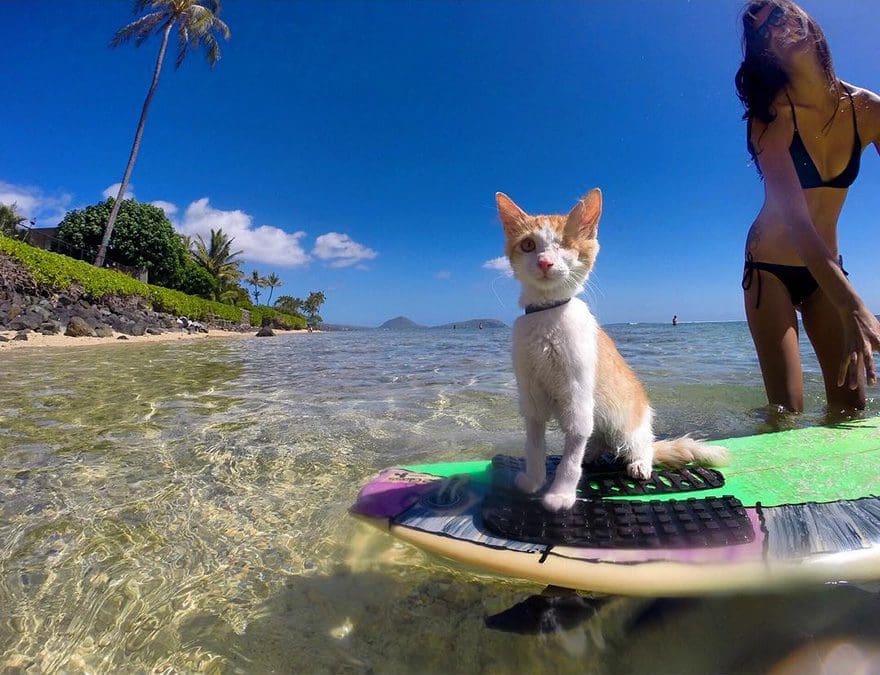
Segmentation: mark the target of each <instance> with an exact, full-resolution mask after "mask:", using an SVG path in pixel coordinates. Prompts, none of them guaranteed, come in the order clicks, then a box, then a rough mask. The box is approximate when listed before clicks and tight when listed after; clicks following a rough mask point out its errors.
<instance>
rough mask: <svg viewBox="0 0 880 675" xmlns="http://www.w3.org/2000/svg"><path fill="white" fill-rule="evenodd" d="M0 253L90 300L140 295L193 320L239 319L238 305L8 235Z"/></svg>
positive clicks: (43, 280) (161, 308)
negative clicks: (145, 279)
mask: <svg viewBox="0 0 880 675" xmlns="http://www.w3.org/2000/svg"><path fill="white" fill-rule="evenodd" d="M0 253H5V254H6V255H8V256H10V257H11V258H14V259H16V260H18V261H19V262H20V263H21V264H22V265H23V266H24V267H25V268H26V269H27V270H28V272H30V274H31V276H33V278H34V280H35V281H36V282H37V283H38V284H40V285H43V286H47V287H49V288H51V289H53V290H56V291H64V290H66V289H68V288H70V287H71V286H74V285H76V286H79V287H80V288H82V290H83V294H84V295H85V296H86V298H88V299H90V300H99V299H100V298H103V297H104V296H109V295H121V296H140V297H142V298H145V299H146V300H147V301H149V303H150V304H151V305H152V307H153V309H155V310H156V311H160V312H167V313H169V314H174V315H177V316H187V317H189V318H190V319H196V320H203V319H207V318H209V317H212V316H214V317H217V318H219V319H225V320H227V321H232V322H233V323H240V322H241V309H239V308H238V307H232V306H231V305H224V304H223V303H220V302H214V301H212V300H204V299H202V298H197V297H195V296H192V295H187V294H185V293H182V292H180V291H173V290H171V289H168V288H162V287H161V286H153V285H152V284H145V283H142V282H140V281H138V280H137V279H133V278H132V277H130V276H128V275H127V274H123V273H122V272H116V271H114V270H108V269H102V268H98V267H94V266H93V265H90V264H89V263H87V262H83V261H81V260H74V259H73V258H68V257H67V256H64V255H60V254H58V253H50V252H49V251H44V250H42V249H39V248H35V247H33V246H29V245H28V244H25V243H22V242H20V241H15V240H13V239H10V238H9V237H3V236H0Z"/></svg>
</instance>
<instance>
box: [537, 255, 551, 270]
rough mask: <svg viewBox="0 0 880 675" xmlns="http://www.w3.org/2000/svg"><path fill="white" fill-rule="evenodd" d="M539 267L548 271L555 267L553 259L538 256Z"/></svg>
mask: <svg viewBox="0 0 880 675" xmlns="http://www.w3.org/2000/svg"><path fill="white" fill-rule="evenodd" d="M538 267H540V268H541V271H542V272H546V271H547V270H549V269H550V268H551V267H553V261H552V260H548V259H547V258H538Z"/></svg>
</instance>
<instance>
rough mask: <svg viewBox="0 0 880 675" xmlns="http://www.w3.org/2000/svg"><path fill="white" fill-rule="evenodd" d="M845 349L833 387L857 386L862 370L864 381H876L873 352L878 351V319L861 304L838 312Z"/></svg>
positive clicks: (879, 338)
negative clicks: (841, 323)
mask: <svg viewBox="0 0 880 675" xmlns="http://www.w3.org/2000/svg"><path fill="white" fill-rule="evenodd" d="M841 318H842V320H843V338H844V345H845V346H846V351H845V352H844V357H843V363H842V364H841V365H840V371H839V372H838V374H837V386H838V387H842V386H843V385H844V384H846V386H847V387H849V388H850V389H858V387H859V375H860V374H861V372H862V370H863V369H864V372H865V377H866V380H867V382H868V384H877V369H876V367H875V365H874V352H880V321H877V318H876V317H875V316H874V315H873V314H871V312H870V311H869V310H868V308H867V307H865V305H864V304H863V303H859V306H858V308H856V309H855V310H847V311H843V312H841Z"/></svg>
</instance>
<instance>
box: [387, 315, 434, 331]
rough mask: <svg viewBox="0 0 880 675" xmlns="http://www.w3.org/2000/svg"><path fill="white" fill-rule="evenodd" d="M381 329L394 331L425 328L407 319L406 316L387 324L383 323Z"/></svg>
mask: <svg viewBox="0 0 880 675" xmlns="http://www.w3.org/2000/svg"><path fill="white" fill-rule="evenodd" d="M379 328H391V329H394V330H412V329H413V328H424V326H420V325H419V324H417V323H416V322H415V321H413V320H412V319H407V318H406V317H405V316H398V317H396V318H394V319H388V321H386V322H385V323H383V324H382V325H381V326H379Z"/></svg>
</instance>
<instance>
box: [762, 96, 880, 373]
mask: <svg viewBox="0 0 880 675" xmlns="http://www.w3.org/2000/svg"><path fill="white" fill-rule="evenodd" d="M793 132H794V125H793V122H792V118H791V113H790V111H788V110H786V109H785V107H783V106H780V107H779V115H778V117H777V118H776V119H775V120H774V121H773V122H771V123H770V124H769V125H764V124H762V123H760V122H757V121H756V122H755V123H754V124H753V127H752V142H753V143H754V145H755V147H756V148H757V149H758V163H759V164H760V167H761V172H762V173H763V175H764V182H765V189H766V201H765V205H764V208H765V212H767V215H769V216H770V217H772V218H773V219H774V220H778V221H779V222H783V223H785V225H786V227H787V229H788V232H789V235H790V237H791V240H792V242H793V243H794V246H795V248H796V250H797V252H798V254H799V255H800V257H801V260H803V261H804V264H805V265H806V266H807V267H808V268H809V270H810V272H811V273H812V275H813V277H815V279H816V281H817V282H818V284H819V286H821V288H822V290H823V291H824V292H825V294H826V295H827V296H828V298H829V299H830V300H831V302H832V303H833V304H834V306H835V307H836V308H837V311H838V312H839V313H840V317H841V321H842V323H843V331H844V345H845V347H846V352H845V356H844V359H843V362H842V363H841V366H840V370H839V372H838V377H837V384H838V386H842V385H844V384H847V385H848V386H849V387H850V388H851V389H856V388H857V387H858V382H859V373H860V372H861V371H862V370H864V372H865V374H866V376H867V380H868V383H869V384H875V383H876V381H877V371H876V368H875V366H874V355H873V352H875V351H880V322H878V321H877V319H876V318H875V317H874V315H873V314H872V313H871V312H870V311H869V310H868V308H867V307H866V306H865V304H864V303H863V302H862V299H861V298H860V297H859V295H858V293H856V290H855V288H853V286H852V284H850V283H849V281H848V280H847V278H846V275H845V274H844V272H843V270H842V269H841V268H840V265H839V264H838V261H837V259H836V258H835V256H834V255H833V254H832V253H831V251H830V250H829V249H828V247H827V246H826V245H825V242H824V241H823V240H822V238H821V237H820V236H819V233H818V232H817V231H816V227H815V226H814V224H813V221H812V218H811V217H810V212H809V210H808V209H807V202H806V200H805V199H804V193H803V190H802V189H801V186H800V181H799V180H798V176H797V172H796V171H795V168H794V163H793V162H792V160H791V155H790V154H789V150H788V148H789V145H790V144H791V138H792V134H793ZM878 140H880V139H878Z"/></svg>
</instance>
